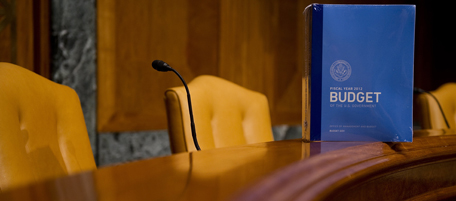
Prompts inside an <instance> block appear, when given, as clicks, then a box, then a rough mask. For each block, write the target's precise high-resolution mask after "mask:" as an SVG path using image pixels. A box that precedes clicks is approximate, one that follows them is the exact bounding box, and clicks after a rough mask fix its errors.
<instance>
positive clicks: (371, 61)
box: [302, 4, 416, 142]
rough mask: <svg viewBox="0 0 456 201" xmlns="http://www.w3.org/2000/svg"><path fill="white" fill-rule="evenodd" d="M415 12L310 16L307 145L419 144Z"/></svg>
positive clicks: (352, 10)
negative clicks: (416, 130) (415, 120)
mask: <svg viewBox="0 0 456 201" xmlns="http://www.w3.org/2000/svg"><path fill="white" fill-rule="evenodd" d="M415 10H416V9H415V6H414V5H333V4H312V5H310V6H308V7H307V8H306V10H305V11H304V17H305V23H306V25H305V35H306V36H305V37H306V41H305V67H304V68H305V69H304V73H303V129H302V130H303V138H304V139H307V140H310V141H384V142H411V141H412V137H413V133H412V132H413V125H412V124H413V123H412V122H413V119H412V118H413V117H412V109H413V61H414V36H415Z"/></svg>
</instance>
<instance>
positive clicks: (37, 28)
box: [0, 0, 50, 78]
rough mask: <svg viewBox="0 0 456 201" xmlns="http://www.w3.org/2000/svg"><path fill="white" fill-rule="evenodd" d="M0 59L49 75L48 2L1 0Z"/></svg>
mask: <svg viewBox="0 0 456 201" xmlns="http://www.w3.org/2000/svg"><path fill="white" fill-rule="evenodd" d="M0 10H1V12H0V61H2V62H9V63H14V64H17V65H19V66H22V67H24V68H27V69H29V70H32V71H35V72H36V73H38V74H40V75H42V76H44V77H46V78H49V73H50V72H49V67H50V66H49V65H50V62H49V61H50V51H49V47H50V45H49V37H50V35H49V1H48V0H43V1H32V0H2V1H0Z"/></svg>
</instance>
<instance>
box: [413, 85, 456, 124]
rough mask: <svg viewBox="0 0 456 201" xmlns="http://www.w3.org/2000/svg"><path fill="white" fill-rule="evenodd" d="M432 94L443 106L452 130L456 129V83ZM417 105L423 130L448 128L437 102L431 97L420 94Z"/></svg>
mask: <svg viewBox="0 0 456 201" xmlns="http://www.w3.org/2000/svg"><path fill="white" fill-rule="evenodd" d="M430 93H432V94H433V95H434V96H435V98H437V100H438V101H439V103H440V105H441V106H442V109H443V112H444V114H445V117H446V118H447V121H448V124H449V126H450V128H451V129H456V83H446V84H444V85H442V86H440V87H439V88H438V89H437V90H435V91H432V92H430ZM416 103H417V107H418V109H419V111H420V113H421V115H420V120H419V122H420V124H421V128H422V129H447V128H448V126H447V125H446V123H445V120H444V118H443V115H442V112H441V111H440V108H439V106H438V104H437V102H436V101H435V99H434V98H433V97H432V96H431V95H429V94H427V93H422V94H419V95H418V96H417V101H416Z"/></svg>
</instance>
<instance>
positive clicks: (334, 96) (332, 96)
mask: <svg viewBox="0 0 456 201" xmlns="http://www.w3.org/2000/svg"><path fill="white" fill-rule="evenodd" d="M329 95H330V98H329V101H330V102H337V93H336V92H331V93H330V94H329Z"/></svg>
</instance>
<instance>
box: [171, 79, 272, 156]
mask: <svg viewBox="0 0 456 201" xmlns="http://www.w3.org/2000/svg"><path fill="white" fill-rule="evenodd" d="M188 88H189V90H190V96H191V101H192V108H193V114H194V120H195V127H196V135H197V139H198V143H199V146H200V147H201V150H207V149H212V148H219V147H227V146H235V145H243V144H250V143H257V142H267V141H273V136H272V128H271V119H270V115H269V106H268V101H267V98H266V96H264V95H263V94H261V93H258V92H255V91H251V90H248V89H246V88H244V87H241V86H239V85H236V84H234V83H232V82H229V81H227V80H224V79H222V78H218V77H215V76H210V75H202V76H199V77H197V78H195V79H194V80H192V82H191V83H189V84H188ZM165 103H166V110H167V114H168V132H169V138H170V142H171V151H172V152H173V153H179V152H187V151H194V150H196V148H195V146H194V144H193V138H192V132H191V128H190V117H189V112H188V103H187V94H186V91H185V88H184V86H181V87H174V88H171V89H168V90H167V91H166V92H165Z"/></svg>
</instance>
